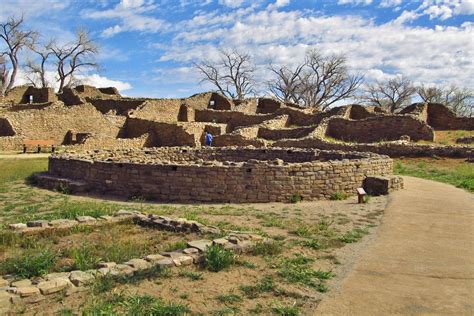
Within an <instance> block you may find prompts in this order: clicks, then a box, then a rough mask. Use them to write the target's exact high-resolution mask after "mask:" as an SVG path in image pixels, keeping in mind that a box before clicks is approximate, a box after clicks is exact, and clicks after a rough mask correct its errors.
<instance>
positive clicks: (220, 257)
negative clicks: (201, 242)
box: [205, 245, 234, 272]
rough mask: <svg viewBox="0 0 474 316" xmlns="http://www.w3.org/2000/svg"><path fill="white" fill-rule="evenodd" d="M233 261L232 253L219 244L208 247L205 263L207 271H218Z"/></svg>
mask: <svg viewBox="0 0 474 316" xmlns="http://www.w3.org/2000/svg"><path fill="white" fill-rule="evenodd" d="M233 263H234V254H233V253H232V252H231V251H229V250H225V249H224V248H222V247H221V246H218V245H212V246H210V247H208V249H207V253H206V257H205V265H206V267H207V269H208V270H209V271H212V272H218V271H221V270H223V269H226V268H228V267H230V265H231V264H233Z"/></svg>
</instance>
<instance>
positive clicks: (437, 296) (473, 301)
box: [316, 177, 474, 315]
mask: <svg viewBox="0 0 474 316" xmlns="http://www.w3.org/2000/svg"><path fill="white" fill-rule="evenodd" d="M404 180H405V189H404V190H400V191H398V192H395V193H394V194H393V195H392V196H391V197H390V202H389V205H388V208H387V209H386V212H385V215H384V218H383V223H382V225H381V226H380V227H379V230H378V232H377V236H376V239H375V241H374V242H373V243H372V244H371V245H370V246H369V247H368V248H367V250H366V251H365V252H364V253H363V254H362V255H361V257H360V258H359V259H358V261H357V263H356V264H355V266H354V269H353V270H352V271H351V272H350V273H349V274H348V276H347V278H346V279H345V280H344V281H343V283H342V284H341V288H340V291H339V292H337V293H331V294H329V297H327V298H325V299H324V300H323V301H322V302H321V304H320V305H319V306H318V309H317V310H316V314H317V315H433V314H435V315H474V194H470V193H469V192H466V191H464V190H461V189H457V188H455V187H453V186H450V185H447V184H442V183H437V182H432V181H427V180H422V179H417V178H412V177H404ZM331 295H332V296H331Z"/></svg>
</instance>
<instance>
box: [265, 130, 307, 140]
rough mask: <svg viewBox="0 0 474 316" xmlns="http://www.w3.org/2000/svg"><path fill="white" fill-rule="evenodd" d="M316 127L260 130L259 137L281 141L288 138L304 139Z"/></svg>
mask: <svg viewBox="0 0 474 316" xmlns="http://www.w3.org/2000/svg"><path fill="white" fill-rule="evenodd" d="M314 129H315V128H314V127H299V128H286V129H270V128H260V129H259V130H258V137H260V138H264V139H268V140H280V139H286V138H302V137H306V136H308V135H309V133H311V132H312V131H314Z"/></svg>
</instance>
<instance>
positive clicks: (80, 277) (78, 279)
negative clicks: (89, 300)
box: [69, 271, 94, 286]
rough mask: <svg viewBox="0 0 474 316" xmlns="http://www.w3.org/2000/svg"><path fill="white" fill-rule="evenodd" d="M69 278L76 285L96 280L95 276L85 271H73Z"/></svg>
mask: <svg viewBox="0 0 474 316" xmlns="http://www.w3.org/2000/svg"><path fill="white" fill-rule="evenodd" d="M69 280H70V281H71V282H72V283H73V284H74V285H75V286H82V285H86V284H90V283H91V282H92V281H93V280H94V276H93V275H92V274H91V273H88V272H84V271H72V272H71V275H70V276H69Z"/></svg>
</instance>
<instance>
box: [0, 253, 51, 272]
mask: <svg viewBox="0 0 474 316" xmlns="http://www.w3.org/2000/svg"><path fill="white" fill-rule="evenodd" d="M56 260H57V254H56V253H54V252H52V251H51V250H50V249H28V250H27V251H25V252H24V253H23V254H22V255H21V256H18V257H16V258H9V259H7V260H5V261H4V262H3V263H2V265H1V270H2V272H3V273H5V274H9V273H11V274H16V275H18V276H19V277H22V278H31V277H35V276H41V275H44V274H47V273H49V271H50V270H51V269H52V268H53V266H54V265H55V263H56Z"/></svg>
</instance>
